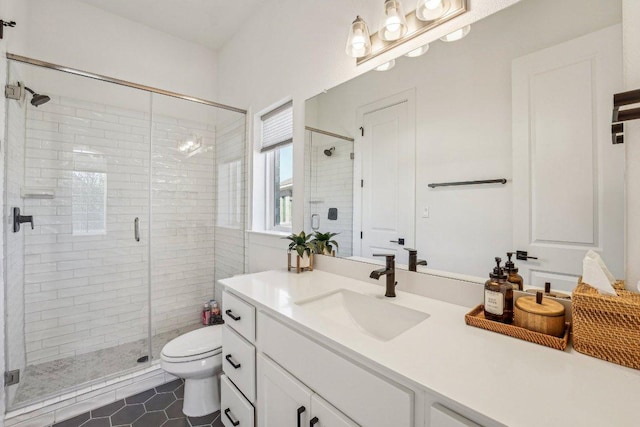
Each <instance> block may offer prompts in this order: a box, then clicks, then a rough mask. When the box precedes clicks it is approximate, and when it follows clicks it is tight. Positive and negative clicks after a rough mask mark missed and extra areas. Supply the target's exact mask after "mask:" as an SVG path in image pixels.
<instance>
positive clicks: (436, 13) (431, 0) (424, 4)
mask: <svg viewBox="0 0 640 427" xmlns="http://www.w3.org/2000/svg"><path fill="white" fill-rule="evenodd" d="M450 7H451V2H450V1H449V0H418V4H417V5H416V18H418V19H419V20H421V21H433V20H434V19H438V18H440V17H441V16H442V15H444V14H445V13H447V12H448V11H449V8H450Z"/></svg>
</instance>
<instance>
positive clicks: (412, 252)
mask: <svg viewBox="0 0 640 427" xmlns="http://www.w3.org/2000/svg"><path fill="white" fill-rule="evenodd" d="M404 249H405V250H407V251H409V271H417V269H418V266H419V265H427V260H425V259H418V251H417V250H416V249H410V248H404Z"/></svg>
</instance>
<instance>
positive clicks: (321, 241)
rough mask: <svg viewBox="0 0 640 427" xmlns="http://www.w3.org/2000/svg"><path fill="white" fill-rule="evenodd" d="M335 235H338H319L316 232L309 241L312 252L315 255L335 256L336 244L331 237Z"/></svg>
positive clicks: (319, 233) (335, 234)
mask: <svg viewBox="0 0 640 427" xmlns="http://www.w3.org/2000/svg"><path fill="white" fill-rule="evenodd" d="M337 235H338V233H321V232H319V231H316V232H315V233H314V235H313V240H312V241H311V244H312V245H313V250H314V252H315V253H317V254H323V255H330V256H336V251H335V249H338V242H336V241H335V240H334V239H333V237H334V236H337ZM334 246H335V249H334Z"/></svg>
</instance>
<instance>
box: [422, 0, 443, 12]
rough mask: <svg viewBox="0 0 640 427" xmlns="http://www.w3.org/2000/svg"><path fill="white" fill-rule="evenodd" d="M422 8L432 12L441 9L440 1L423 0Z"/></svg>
mask: <svg viewBox="0 0 640 427" xmlns="http://www.w3.org/2000/svg"><path fill="white" fill-rule="evenodd" d="M424 7H426V8H427V9H429V10H434V9H437V8H439V7H442V0H425V2H424Z"/></svg>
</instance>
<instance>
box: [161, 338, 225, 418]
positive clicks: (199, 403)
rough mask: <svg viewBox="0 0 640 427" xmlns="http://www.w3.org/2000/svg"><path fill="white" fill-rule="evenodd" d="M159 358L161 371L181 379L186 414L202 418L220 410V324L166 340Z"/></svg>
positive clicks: (183, 410) (183, 409) (183, 408)
mask: <svg viewBox="0 0 640 427" xmlns="http://www.w3.org/2000/svg"><path fill="white" fill-rule="evenodd" d="M160 359H161V362H160V366H161V367H162V369H164V370H165V371H166V372H168V373H170V374H172V375H175V376H176V377H180V378H184V403H183V407H182V412H184V414H185V415H187V416H189V417H202V416H204V415H207V414H211V413H213V412H216V411H218V410H220V373H221V372H222V325H214V326H206V327H204V328H200V329H196V330H195V331H191V332H187V333H186V334H183V335H180V336H179V337H177V338H175V339H173V340H171V341H169V342H168V343H167V344H166V345H165V346H164V347H163V348H162V352H161V354H160Z"/></svg>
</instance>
